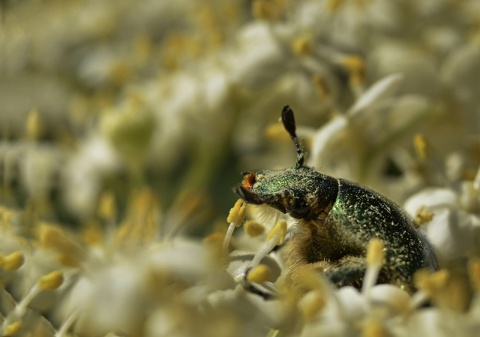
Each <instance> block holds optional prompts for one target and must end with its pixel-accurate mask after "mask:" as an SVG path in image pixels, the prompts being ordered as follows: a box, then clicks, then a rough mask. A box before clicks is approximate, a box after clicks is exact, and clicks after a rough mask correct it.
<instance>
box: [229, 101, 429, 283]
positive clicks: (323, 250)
mask: <svg viewBox="0 0 480 337" xmlns="http://www.w3.org/2000/svg"><path fill="white" fill-rule="evenodd" d="M282 122H283V125H284V127H285V129H286V130H287V132H288V133H289V134H290V137H291V138H292V140H293V142H294V144H295V147H296V150H297V163H296V165H295V166H294V167H292V168H287V169H283V170H263V171H259V172H257V173H251V172H244V173H243V176H244V178H243V182H242V184H241V185H240V186H238V187H236V188H235V189H234V192H235V193H236V194H238V195H239V196H240V197H241V198H242V199H243V200H244V201H245V202H247V203H251V204H256V205H263V204H265V205H267V206H270V207H273V208H275V209H277V210H279V211H281V212H282V213H288V214H289V215H290V216H292V217H293V218H295V219H297V221H296V225H295V226H293V227H292V228H291V229H290V231H289V235H288V240H287V241H286V243H285V246H284V247H282V248H281V249H282V252H283V256H284V257H285V263H286V266H287V268H288V269H289V279H290V281H291V282H293V283H294V284H295V283H296V276H295V275H296V271H297V270H298V268H308V269H314V270H318V271H321V272H323V273H324V274H325V275H326V276H327V277H328V278H329V279H330V280H331V281H332V282H333V283H334V284H335V285H336V286H338V287H342V286H347V285H349V286H353V287H356V288H359V289H360V288H361V286H362V282H363V276H364V274H365V271H366V267H367V266H366V258H365V256H366V247H367V244H368V242H369V241H370V240H371V239H372V238H379V239H381V240H382V241H383V242H384V244H385V264H384V266H383V268H382V269H381V271H380V274H379V277H378V280H377V283H391V284H396V285H398V286H399V287H401V288H403V289H405V290H407V291H413V290H414V288H415V287H414V284H413V274H414V273H415V271H417V270H419V269H423V268H427V269H431V270H436V269H437V268H438V264H437V259H436V257H435V253H434V251H433V248H432V246H431V245H430V243H429V242H428V241H427V239H426V237H425V236H424V235H423V234H422V233H421V232H420V231H418V230H417V229H416V227H415V225H414V222H413V220H412V219H411V218H410V217H409V216H408V215H407V214H406V213H405V212H404V211H403V210H402V209H400V208H399V206H397V205H396V204H395V203H393V202H392V201H390V200H388V199H387V198H385V197H384V196H382V195H380V194H379V193H377V192H375V191H373V190H371V189H369V188H367V187H364V186H361V185H358V184H356V183H353V182H351V181H348V180H345V179H339V178H334V177H331V176H328V175H325V174H321V173H319V172H317V171H315V170H314V169H313V168H311V167H307V166H305V165H304V155H303V151H302V149H301V146H300V143H299V141H298V138H297V135H296V127H295V119H294V115H293V111H292V109H290V107H289V106H285V107H284V108H283V111H282Z"/></svg>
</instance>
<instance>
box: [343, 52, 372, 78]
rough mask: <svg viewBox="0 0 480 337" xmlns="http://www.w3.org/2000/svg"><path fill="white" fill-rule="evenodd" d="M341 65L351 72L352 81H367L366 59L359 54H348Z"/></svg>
mask: <svg viewBox="0 0 480 337" xmlns="http://www.w3.org/2000/svg"><path fill="white" fill-rule="evenodd" d="M341 65H342V66H343V67H344V68H345V69H347V70H348V72H349V73H350V83H351V84H352V85H358V84H362V83H364V82H365V68H366V65H365V61H364V60H363V59H362V58H361V57H359V56H355V55H352V56H347V57H344V58H343V60H342V61H341Z"/></svg>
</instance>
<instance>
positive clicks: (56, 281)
mask: <svg viewBox="0 0 480 337" xmlns="http://www.w3.org/2000/svg"><path fill="white" fill-rule="evenodd" d="M62 283H63V273H62V272H61V271H60V270H55V271H52V272H51V273H50V274H47V275H45V276H43V277H41V278H40V280H38V286H39V287H40V288H42V289H43V290H55V289H57V288H58V287H60V286H61V285H62Z"/></svg>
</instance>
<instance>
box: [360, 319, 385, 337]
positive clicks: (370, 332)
mask: <svg viewBox="0 0 480 337" xmlns="http://www.w3.org/2000/svg"><path fill="white" fill-rule="evenodd" d="M362 336H363V337H386V336H388V332H387V331H386V330H385V327H384V326H383V324H382V322H381V321H379V320H378V319H377V318H372V319H370V320H369V321H367V322H366V323H365V325H364V327H363V331H362Z"/></svg>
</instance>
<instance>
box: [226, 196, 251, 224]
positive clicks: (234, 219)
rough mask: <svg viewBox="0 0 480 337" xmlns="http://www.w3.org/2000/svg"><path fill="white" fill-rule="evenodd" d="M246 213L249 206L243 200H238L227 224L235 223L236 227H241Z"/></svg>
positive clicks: (231, 210)
mask: <svg viewBox="0 0 480 337" xmlns="http://www.w3.org/2000/svg"><path fill="white" fill-rule="evenodd" d="M246 211H247V204H246V203H245V202H244V201H243V200H242V199H238V200H237V202H236V203H235V205H234V206H233V207H232V208H231V209H230V213H228V217H227V222H228V223H234V224H235V226H236V227H239V226H240V225H241V224H242V222H243V219H244V218H245V213H246Z"/></svg>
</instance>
